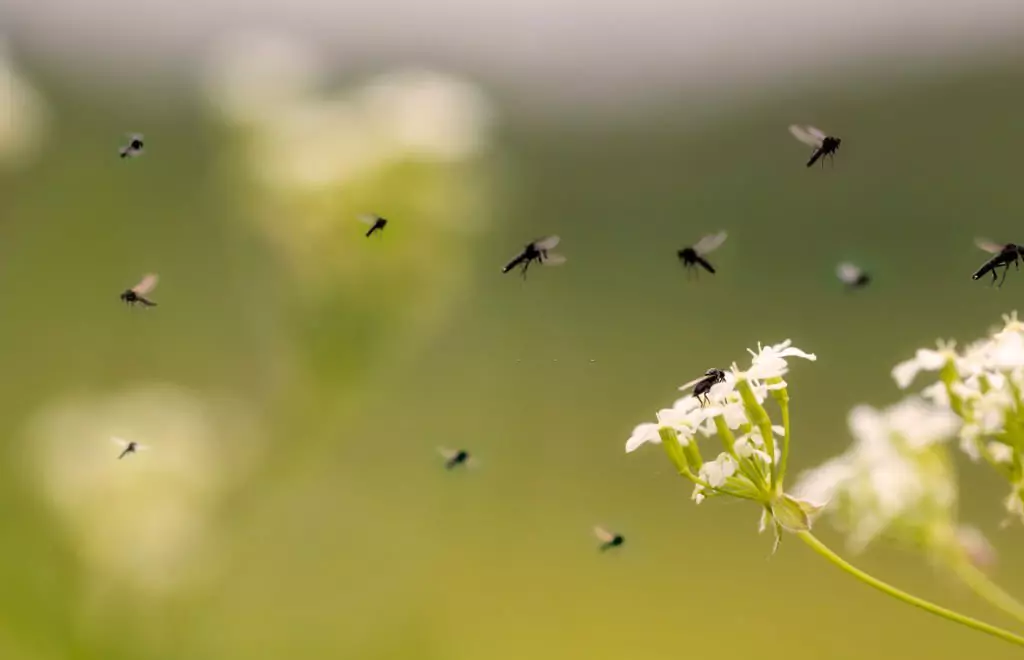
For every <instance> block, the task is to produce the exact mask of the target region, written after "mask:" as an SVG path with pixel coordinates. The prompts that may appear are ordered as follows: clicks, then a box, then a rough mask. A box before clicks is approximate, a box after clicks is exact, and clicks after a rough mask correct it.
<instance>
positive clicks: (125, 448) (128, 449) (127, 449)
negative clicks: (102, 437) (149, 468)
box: [110, 436, 149, 460]
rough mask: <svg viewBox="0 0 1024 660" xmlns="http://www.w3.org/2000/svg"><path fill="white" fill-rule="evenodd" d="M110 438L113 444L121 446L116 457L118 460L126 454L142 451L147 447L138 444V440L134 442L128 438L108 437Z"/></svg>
mask: <svg viewBox="0 0 1024 660" xmlns="http://www.w3.org/2000/svg"><path fill="white" fill-rule="evenodd" d="M110 440H111V441H112V442H113V443H114V444H115V445H117V446H118V447H120V448H121V454H120V455H119V456H118V457H117V459H118V460H121V459H122V458H124V457H125V456H127V455H128V454H134V453H135V452H137V451H143V450H146V449H149V447H148V446H146V445H142V444H139V443H138V442H135V441H134V440H133V441H130V442H129V441H128V440H125V439H123V438H118V437H116V436H115V437H112V438H110Z"/></svg>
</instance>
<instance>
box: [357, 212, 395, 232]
mask: <svg viewBox="0 0 1024 660" xmlns="http://www.w3.org/2000/svg"><path fill="white" fill-rule="evenodd" d="M359 221H360V222H362V223H364V224H367V225H371V227H370V230H369V231H367V232H366V237H367V238H369V237H370V236H372V235H373V232H380V233H381V235H383V233H384V227H385V226H386V225H387V224H388V221H387V220H385V219H384V218H382V217H380V216H379V215H361V216H359Z"/></svg>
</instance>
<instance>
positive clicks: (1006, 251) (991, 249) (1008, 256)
mask: <svg viewBox="0 0 1024 660" xmlns="http://www.w3.org/2000/svg"><path fill="white" fill-rule="evenodd" d="M974 243H975V245H977V246H978V247H979V248H981V249H982V250H984V251H985V252H988V253H989V254H992V255H994V256H993V257H992V258H991V259H989V260H988V261H986V262H985V263H983V264H982V265H981V268H979V269H978V270H976V271H975V272H974V275H971V279H972V280H977V279H981V278H982V277H984V276H985V274H986V273H992V282H995V281H996V279H997V277H996V269H997V268H999V267H1000V266H1002V267H1003V277H1002V278H1001V279H999V283H998V284H997V285H996V287H997V288H998V287H1001V286H1003V282H1004V281H1005V280H1006V273H1008V272H1009V270H1010V264H1011V263H1012V264H1013V265H1014V266H1015V267H1016V268H1017V270H1020V258H1021V256H1022V255H1024V247H1021V246H1019V245H1017V244H1015V243H1005V244H1000V243H993V242H992V241H989V240H986V239H984V238H977V239H975V240H974Z"/></svg>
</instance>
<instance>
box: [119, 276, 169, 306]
mask: <svg viewBox="0 0 1024 660" xmlns="http://www.w3.org/2000/svg"><path fill="white" fill-rule="evenodd" d="M159 281H160V278H159V276H157V275H156V274H154V273H150V274H149V275H146V276H145V277H143V278H142V281H141V282H139V283H138V284H136V285H135V286H133V287H132V288H130V289H126V290H125V291H124V293H122V294H121V300H123V301H124V303H125V304H126V305H128V306H133V305H135V304H136V303H138V304H141V305H143V306H145V307H156V303H155V302H153V301H152V300H149V299H148V298H146V295H148V294H149V292H150V291H152V290H153V289H155V288H156V283H157V282H159Z"/></svg>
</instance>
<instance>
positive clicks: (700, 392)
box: [679, 369, 725, 408]
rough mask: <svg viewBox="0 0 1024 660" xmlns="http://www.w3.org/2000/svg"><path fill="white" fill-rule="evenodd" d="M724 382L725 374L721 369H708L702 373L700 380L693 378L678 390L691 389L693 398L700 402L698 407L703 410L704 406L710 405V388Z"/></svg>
mask: <svg viewBox="0 0 1024 660" xmlns="http://www.w3.org/2000/svg"><path fill="white" fill-rule="evenodd" d="M724 382H725V372H724V371H722V370H721V369H708V370H707V371H705V372H704V375H703V376H701V377H700V378H694V379H693V380H691V381H690V382H689V383H686V384H685V385H682V386H681V387H680V388H679V389H681V390H688V389H690V388H691V387H692V388H693V396H695V397H696V398H697V400H698V401H700V406H701V408H703V407H704V406H705V405H706V404H708V403H711V400H710V399H709V398H708V393H709V392H710V391H711V388H712V387H714V386H715V385H717V384H718V383H724Z"/></svg>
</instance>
